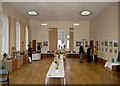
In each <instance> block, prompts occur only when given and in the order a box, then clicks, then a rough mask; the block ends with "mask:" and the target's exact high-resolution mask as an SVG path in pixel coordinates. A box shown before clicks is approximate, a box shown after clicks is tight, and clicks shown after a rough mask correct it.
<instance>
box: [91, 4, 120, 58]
mask: <svg viewBox="0 0 120 86" xmlns="http://www.w3.org/2000/svg"><path fill="white" fill-rule="evenodd" d="M90 38H91V39H92V38H93V39H94V40H98V41H100V42H102V41H118V4H117V3H113V4H112V5H110V6H109V7H108V8H106V9H105V10H104V11H103V12H102V13H100V14H99V15H98V16H96V17H95V18H94V19H92V20H91V21H90ZM100 48H102V46H100ZM103 48H104V49H105V48H108V52H105V51H104V52H99V54H100V53H101V55H100V57H101V58H104V59H106V60H111V58H115V59H116V58H117V54H115V53H114V52H113V53H110V52H109V50H110V49H113V50H114V49H118V48H114V47H103Z"/></svg>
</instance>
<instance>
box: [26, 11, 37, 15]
mask: <svg viewBox="0 0 120 86" xmlns="http://www.w3.org/2000/svg"><path fill="white" fill-rule="evenodd" d="M27 13H28V14H29V15H30V16H37V15H38V14H39V13H38V12H36V11H28V12H27Z"/></svg>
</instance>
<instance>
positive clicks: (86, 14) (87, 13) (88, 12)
mask: <svg viewBox="0 0 120 86" xmlns="http://www.w3.org/2000/svg"><path fill="white" fill-rule="evenodd" d="M91 13H92V12H91V11H89V10H84V11H81V12H80V14H81V15H82V16H88V15H90V14H91Z"/></svg>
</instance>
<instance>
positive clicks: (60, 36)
mask: <svg viewBox="0 0 120 86" xmlns="http://www.w3.org/2000/svg"><path fill="white" fill-rule="evenodd" d="M59 45H60V46H62V47H63V45H65V32H64V30H58V48H59ZM60 49H61V48H60Z"/></svg>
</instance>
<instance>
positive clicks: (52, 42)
mask: <svg viewBox="0 0 120 86" xmlns="http://www.w3.org/2000/svg"><path fill="white" fill-rule="evenodd" d="M57 31H58V29H57V28H49V50H50V51H56V50H57Z"/></svg>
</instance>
